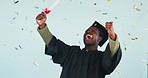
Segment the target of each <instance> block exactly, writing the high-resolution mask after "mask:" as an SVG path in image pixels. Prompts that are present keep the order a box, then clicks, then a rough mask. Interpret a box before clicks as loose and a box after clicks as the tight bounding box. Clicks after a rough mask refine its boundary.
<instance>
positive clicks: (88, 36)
mask: <svg viewBox="0 0 148 78" xmlns="http://www.w3.org/2000/svg"><path fill="white" fill-rule="evenodd" d="M83 40H84V44H85V45H98V43H99V42H100V36H99V31H98V29H97V28H96V27H90V28H88V29H87V30H86V31H85V33H84V36H83Z"/></svg>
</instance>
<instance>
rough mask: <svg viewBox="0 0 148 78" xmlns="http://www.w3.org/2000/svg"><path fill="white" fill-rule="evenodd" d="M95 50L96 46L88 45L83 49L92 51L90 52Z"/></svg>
mask: <svg viewBox="0 0 148 78" xmlns="http://www.w3.org/2000/svg"><path fill="white" fill-rule="evenodd" d="M97 48H98V46H88V45H85V49H86V50H90V51H92V50H97Z"/></svg>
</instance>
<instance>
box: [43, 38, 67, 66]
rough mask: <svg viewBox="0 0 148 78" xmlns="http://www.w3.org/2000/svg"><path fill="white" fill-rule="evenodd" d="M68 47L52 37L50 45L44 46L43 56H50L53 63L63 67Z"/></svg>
mask: <svg viewBox="0 0 148 78" xmlns="http://www.w3.org/2000/svg"><path fill="white" fill-rule="evenodd" d="M69 50H70V46H69V45H67V44H65V43H64V42H62V41H61V40H59V39H56V37H55V36H53V37H52V39H51V41H50V43H49V44H48V45H45V54H47V55H51V56H52V60H53V62H54V63H57V64H60V65H61V66H63V64H64V61H65V59H66V57H67V56H68V54H69V53H70V51H69Z"/></svg>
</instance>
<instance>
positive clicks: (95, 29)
mask: <svg viewBox="0 0 148 78" xmlns="http://www.w3.org/2000/svg"><path fill="white" fill-rule="evenodd" d="M87 30H94V31H98V32H99V30H98V29H97V28H96V27H89V28H88V29H87ZM87 30H86V31H87Z"/></svg>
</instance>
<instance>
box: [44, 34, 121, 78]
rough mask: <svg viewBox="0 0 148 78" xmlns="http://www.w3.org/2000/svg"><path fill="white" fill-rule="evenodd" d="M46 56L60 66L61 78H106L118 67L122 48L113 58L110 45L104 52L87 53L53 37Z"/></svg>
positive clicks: (46, 49)
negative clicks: (49, 56)
mask: <svg viewBox="0 0 148 78" xmlns="http://www.w3.org/2000/svg"><path fill="white" fill-rule="evenodd" d="M45 54H47V55H51V56H52V60H53V62H54V63H57V64H60V65H61V67H62V72H61V76H60V78H105V75H107V74H110V73H111V72H113V70H114V69H115V68H116V66H117V65H118V63H119V61H120V59H121V55H122V53H121V48H120V46H119V49H118V50H117V52H116V54H115V55H114V57H111V51H110V49H109V44H108V45H107V47H106V49H105V51H104V52H102V51H98V50H95V51H86V50H85V49H80V47H79V46H69V45H67V44H65V43H64V42H62V41H60V40H59V39H56V37H55V36H53V38H52V40H51V42H50V43H49V44H48V47H47V46H46V47H45Z"/></svg>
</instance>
